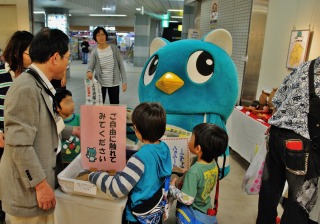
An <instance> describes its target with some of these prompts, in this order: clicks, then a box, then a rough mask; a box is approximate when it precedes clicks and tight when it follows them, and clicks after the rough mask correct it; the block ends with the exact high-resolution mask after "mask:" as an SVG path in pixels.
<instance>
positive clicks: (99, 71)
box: [87, 27, 127, 104]
mask: <svg viewBox="0 0 320 224" xmlns="http://www.w3.org/2000/svg"><path fill="white" fill-rule="evenodd" d="M93 39H94V40H95V41H96V42H97V43H98V47H97V48H95V49H93V50H92V52H91V56H90V61H89V65H88V69H87V78H88V79H92V78H93V73H95V75H94V77H95V78H96V79H97V81H98V82H99V83H100V84H101V86H102V99H103V103H104V102H105V99H106V93H107V90H108V95H109V102H110V104H119V94H120V89H119V85H120V81H122V91H123V92H125V91H126V90H127V75H126V71H125V69H124V65H123V60H122V57H121V54H120V52H119V49H118V47H117V46H116V45H114V44H108V43H107V40H108V34H107V31H106V30H105V29H104V28H103V27H97V28H96V29H95V30H94V31H93Z"/></svg>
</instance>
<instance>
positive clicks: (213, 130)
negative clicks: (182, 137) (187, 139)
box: [192, 123, 228, 163]
mask: <svg viewBox="0 0 320 224" xmlns="http://www.w3.org/2000/svg"><path fill="white" fill-rule="evenodd" d="M192 134H194V137H195V141H194V142H195V145H194V146H197V145H200V146H201V151H202V157H201V159H203V160H204V161H206V162H208V163H211V162H212V161H213V159H215V158H217V157H218V156H220V155H222V154H223V153H224V152H225V151H226V149H227V146H228V135H227V133H226V132H225V130H223V129H222V128H220V127H219V126H217V125H215V124H209V123H203V124H198V125H197V126H195V127H194V128H193V131H192Z"/></svg>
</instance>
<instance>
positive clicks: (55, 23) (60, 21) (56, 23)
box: [47, 14, 68, 35]
mask: <svg viewBox="0 0 320 224" xmlns="http://www.w3.org/2000/svg"><path fill="white" fill-rule="evenodd" d="M47 19H48V27H49V28H51V29H59V30H62V31H63V32H64V33H65V34H67V35H68V33H67V25H68V24H67V16H66V15H65V14H49V15H48V17H47Z"/></svg>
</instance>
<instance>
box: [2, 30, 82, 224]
mask: <svg viewBox="0 0 320 224" xmlns="http://www.w3.org/2000/svg"><path fill="white" fill-rule="evenodd" d="M68 44H69V39H68V36H67V35H65V34H64V33H63V32H62V31H60V30H57V29H51V30H46V31H42V32H39V33H38V34H37V35H36V36H35V38H34V39H33V41H32V43H31V45H30V49H29V54H30V58H31V60H32V62H33V63H32V64H31V66H30V67H29V68H28V69H27V70H26V71H25V72H24V73H23V74H21V75H20V76H19V77H18V78H17V79H16V80H15V82H14V83H13V84H12V86H11V87H10V89H9V91H8V93H7V96H6V100H5V109H4V111H5V121H4V125H5V148H4V154H3V156H2V159H1V162H0V170H1V172H0V198H1V200H2V206H3V210H4V211H5V212H6V213H8V214H10V222H11V224H20V223H28V224H35V223H36V224H38V223H39V224H40V223H41V224H47V223H50V224H51V223H53V221H54V220H53V211H54V207H55V204H56V200H55V195H54V187H55V181H56V173H57V170H56V169H57V162H58V161H57V159H56V158H57V157H56V155H57V154H58V149H57V148H58V142H59V137H58V135H59V134H60V133H61V134H62V138H69V137H70V135H71V134H75V135H77V136H79V135H80V128H79V127H75V128H72V127H64V125H63V121H62V119H58V117H57V116H56V113H55V109H54V105H55V104H54V99H53V98H54V94H55V90H54V88H53V86H52V85H51V83H50V80H52V79H53V78H55V79H61V78H62V74H63V72H64V71H65V70H66V68H67V66H68V64H69V58H70V50H69V47H68ZM62 130H63V131H62Z"/></svg>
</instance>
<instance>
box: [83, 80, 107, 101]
mask: <svg viewBox="0 0 320 224" xmlns="http://www.w3.org/2000/svg"><path fill="white" fill-rule="evenodd" d="M84 85H85V89H86V104H87V105H102V104H103V101H102V92H101V85H100V83H99V82H98V81H97V80H96V79H95V78H92V79H85V80H84Z"/></svg>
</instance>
